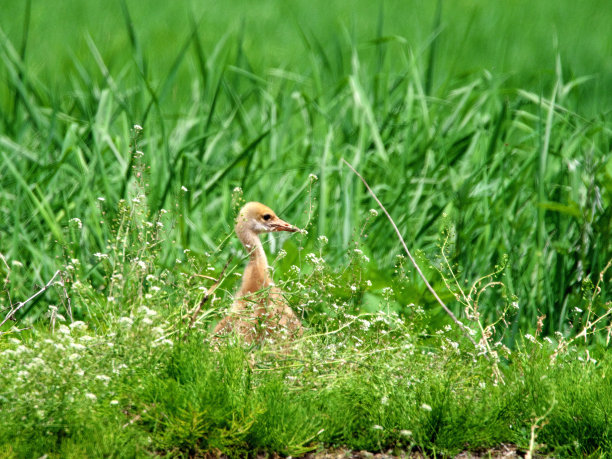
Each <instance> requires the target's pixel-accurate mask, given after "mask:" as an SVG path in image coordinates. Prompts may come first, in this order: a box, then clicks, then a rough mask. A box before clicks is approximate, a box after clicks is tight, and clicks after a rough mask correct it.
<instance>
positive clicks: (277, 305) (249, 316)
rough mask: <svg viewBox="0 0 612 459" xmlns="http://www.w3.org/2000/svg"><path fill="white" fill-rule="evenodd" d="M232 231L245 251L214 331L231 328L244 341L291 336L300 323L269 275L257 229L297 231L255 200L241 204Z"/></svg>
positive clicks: (295, 332) (225, 330) (264, 230)
mask: <svg viewBox="0 0 612 459" xmlns="http://www.w3.org/2000/svg"><path fill="white" fill-rule="evenodd" d="M235 230H236V235H237V236H238V238H239V239H240V242H242V245H243V246H244V248H245V250H246V251H247V252H248V254H249V262H248V264H247V266H246V269H245V271H244V275H243V276H242V284H241V285H240V289H239V290H238V293H237V294H236V300H235V301H234V303H233V305H232V308H231V310H230V313H229V314H228V315H227V316H226V317H225V318H224V319H223V320H221V322H219V323H218V324H217V326H216V327H215V329H214V333H215V334H216V335H224V334H227V333H231V332H235V333H236V334H238V335H240V336H242V338H243V339H244V340H245V342H247V343H249V344H250V343H253V342H256V341H259V340H262V339H265V338H270V337H271V338H274V337H295V336H299V335H301V333H302V324H301V322H300V320H299V319H298V317H297V316H296V315H295V313H294V312H293V310H292V309H291V308H290V307H289V305H288V304H287V302H286V301H285V299H284V298H283V296H282V294H281V291H280V289H279V288H278V287H276V286H274V283H273V282H272V279H271V278H270V273H269V267H268V260H267V258H266V254H265V252H264V249H263V246H262V244H261V241H260V239H259V235H260V234H261V233H271V232H276V231H288V232H291V233H294V232H296V231H299V229H298V228H296V227H295V226H293V225H291V224H289V223H287V222H285V221H283V220H281V219H280V218H278V217H277V216H276V214H275V213H274V211H273V210H272V209H270V208H269V207H267V206H265V205H263V204H261V203H259V202H249V203H247V204H245V205H244V207H242V209H241V210H240V212H239V213H238V218H237V219H236V227H235Z"/></svg>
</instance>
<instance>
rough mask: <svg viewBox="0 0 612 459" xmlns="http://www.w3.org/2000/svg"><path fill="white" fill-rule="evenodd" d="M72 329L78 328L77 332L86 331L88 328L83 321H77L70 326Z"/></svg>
mask: <svg viewBox="0 0 612 459" xmlns="http://www.w3.org/2000/svg"><path fill="white" fill-rule="evenodd" d="M70 328H76V329H77V330H85V329H86V328H87V324H86V323H85V322H83V321H82V320H75V321H74V322H72V323H71V324H70Z"/></svg>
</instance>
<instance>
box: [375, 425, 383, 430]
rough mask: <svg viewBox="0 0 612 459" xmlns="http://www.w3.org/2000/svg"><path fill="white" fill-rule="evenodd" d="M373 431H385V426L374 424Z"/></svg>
mask: <svg viewBox="0 0 612 459" xmlns="http://www.w3.org/2000/svg"><path fill="white" fill-rule="evenodd" d="M372 429H374V430H385V429H384V427H383V426H379V425H378V424H374V425H373V426H372Z"/></svg>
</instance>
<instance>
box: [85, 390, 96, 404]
mask: <svg viewBox="0 0 612 459" xmlns="http://www.w3.org/2000/svg"><path fill="white" fill-rule="evenodd" d="M85 398H88V399H89V400H91V401H92V402H95V401H96V400H98V397H96V394H92V393H91V392H87V393H86V394H85Z"/></svg>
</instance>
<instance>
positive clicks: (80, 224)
mask: <svg viewBox="0 0 612 459" xmlns="http://www.w3.org/2000/svg"><path fill="white" fill-rule="evenodd" d="M68 222H69V223H74V224H75V225H76V226H78V227H79V229H81V228H83V223H82V222H81V219H80V218H76V217H74V218H71V219H70V220H68Z"/></svg>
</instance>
